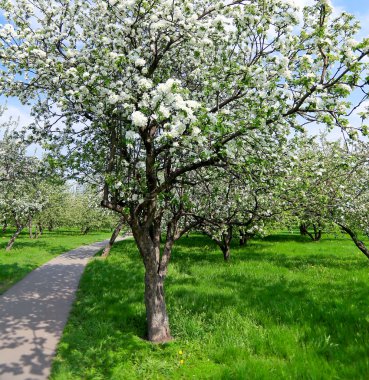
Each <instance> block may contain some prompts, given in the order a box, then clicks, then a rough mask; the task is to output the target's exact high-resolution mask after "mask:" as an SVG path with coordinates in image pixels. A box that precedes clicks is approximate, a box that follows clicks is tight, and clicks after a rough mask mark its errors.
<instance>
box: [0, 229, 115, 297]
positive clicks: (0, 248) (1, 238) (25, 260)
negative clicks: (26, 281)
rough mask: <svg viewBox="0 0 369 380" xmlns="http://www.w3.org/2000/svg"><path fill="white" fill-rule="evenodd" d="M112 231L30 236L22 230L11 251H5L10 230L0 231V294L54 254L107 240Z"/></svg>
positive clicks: (58, 232) (53, 233)
mask: <svg viewBox="0 0 369 380" xmlns="http://www.w3.org/2000/svg"><path fill="white" fill-rule="evenodd" d="M110 234H111V233H110V232H108V231H105V232H91V233H89V234H88V235H81V233H80V232H79V231H73V230H56V231H55V232H48V231H46V232H45V233H44V234H43V235H42V237H40V238H39V239H29V238H28V235H27V233H26V232H23V233H22V234H21V235H20V237H19V238H18V239H17V240H16V242H15V243H14V246H13V249H12V250H11V251H10V252H6V251H5V247H6V244H7V242H8V241H9V239H10V235H11V231H9V232H8V233H6V234H1V235H0V294H1V293H3V292H4V291H5V290H6V289H8V288H9V287H10V286H11V285H12V284H14V283H15V282H17V281H19V280H20V279H21V278H23V277H24V276H25V275H26V274H27V273H29V272H31V271H32V270H34V269H35V268H37V267H39V266H40V265H41V264H43V263H45V262H46V261H49V260H51V259H52V258H53V257H55V256H57V255H60V254H61V253H63V252H66V251H69V250H70V249H73V248H77V247H79V246H80V245H83V244H88V243H92V242H95V241H100V240H104V239H107V238H109V237H110Z"/></svg>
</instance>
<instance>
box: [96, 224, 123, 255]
mask: <svg viewBox="0 0 369 380" xmlns="http://www.w3.org/2000/svg"><path fill="white" fill-rule="evenodd" d="M123 225H124V219H123V218H121V219H120V221H119V223H118V225H117V226H116V227H115V229H114V231H113V233H112V235H111V238H110V240H109V243H108V244H107V245H106V247H105V248H104V251H103V253H102V255H101V257H104V258H106V257H108V256H109V253H110V250H111V247H112V246H113V244H114V242H115V240H116V238H117V237H118V235H119V233H120V231H121V230H122V227H123Z"/></svg>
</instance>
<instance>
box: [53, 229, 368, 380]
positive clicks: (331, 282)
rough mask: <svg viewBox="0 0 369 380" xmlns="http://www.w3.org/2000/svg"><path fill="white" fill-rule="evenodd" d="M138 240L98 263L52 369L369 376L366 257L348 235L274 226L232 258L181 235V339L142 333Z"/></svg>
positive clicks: (176, 331)
mask: <svg viewBox="0 0 369 380" xmlns="http://www.w3.org/2000/svg"><path fill="white" fill-rule="evenodd" d="M143 273H144V272H143V266H142V264H141V262H140V258H139V255H138V253H137V251H136V248H135V245H134V242H133V241H124V242H121V243H119V244H117V245H116V246H115V248H114V249H113V251H112V255H111V257H110V258H109V259H107V260H106V261H102V260H100V259H99V258H97V259H95V260H94V261H93V262H91V263H90V264H89V265H88V267H87V270H86V272H85V274H84V276H83V279H82V282H81V286H80V290H79V293H78V298H77V302H76V304H75V306H74V309H73V312H72V316H71V318H70V320H69V323H68V325H67V327H66V329H65V332H64V335H63V338H62V341H61V343H60V345H59V348H58V353H57V357H56V360H55V362H54V366H53V374H52V379H54V380H61V379H73V380H74V379H94V380H98V379H122V380H123V379H367V378H368V374H369V344H368V342H369V277H368V276H369V263H368V261H367V259H366V258H365V256H364V255H363V254H361V253H360V252H359V251H358V250H357V249H356V248H355V247H354V245H353V243H352V242H351V241H350V240H348V239H344V238H341V237H340V238H337V239H334V238H331V239H324V240H323V241H321V242H318V243H314V242H309V241H308V240H306V239H305V238H301V237H299V236H291V235H283V234H280V235H273V236H270V237H268V238H265V239H263V240H259V241H254V242H252V243H251V244H250V245H249V246H247V247H244V248H239V247H237V246H235V247H234V248H233V252H232V259H231V262H230V263H224V262H223V259H222V255H221V253H220V251H218V250H217V249H216V247H215V246H214V245H213V243H212V242H211V241H209V240H208V239H207V238H204V237H201V236H191V237H190V238H183V239H182V240H181V241H180V242H178V244H177V245H176V248H175V250H174V252H173V259H172V263H171V266H170V272H169V276H168V279H167V282H166V294H167V304H168V309H169V315H170V320H171V327H172V334H173V335H174V337H175V340H174V341H173V342H171V343H169V344H165V345H154V344H150V343H148V342H146V341H145V340H143V339H142V337H143V336H144V335H145V310H144V305H143Z"/></svg>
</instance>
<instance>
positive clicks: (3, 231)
mask: <svg viewBox="0 0 369 380" xmlns="http://www.w3.org/2000/svg"><path fill="white" fill-rule="evenodd" d="M7 228H8V223H7V221H6V220H4V224H3V229H2V233H3V234H5V232H6V229H7Z"/></svg>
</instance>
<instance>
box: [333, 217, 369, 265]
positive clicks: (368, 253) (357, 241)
mask: <svg viewBox="0 0 369 380" xmlns="http://www.w3.org/2000/svg"><path fill="white" fill-rule="evenodd" d="M337 225H338V226H340V227H341V228H342V229H343V230H344V231H345V232H346V233H347V234H349V236H350V237H351V239H352V240H353V242H354V243H355V245H356V246H357V247H358V248H359V249H360V251H361V252H362V253H363V254H364V255H365V256H366V257H367V258H368V259H369V249H368V248H367V247H366V245H365V244H364V242H363V241H361V240H360V239H359V238H358V237H357V235H356V234H355V232H354V231H353V230H351V228H349V227H347V226H345V225H344V224H341V223H337Z"/></svg>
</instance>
